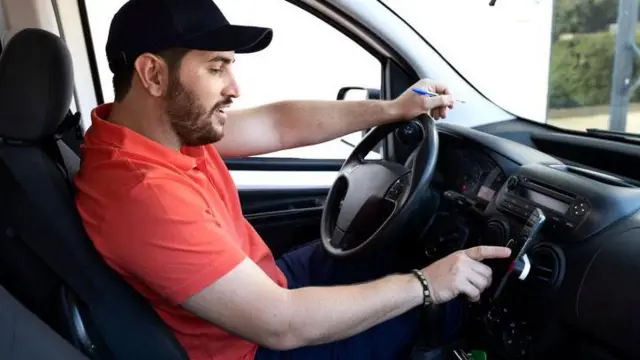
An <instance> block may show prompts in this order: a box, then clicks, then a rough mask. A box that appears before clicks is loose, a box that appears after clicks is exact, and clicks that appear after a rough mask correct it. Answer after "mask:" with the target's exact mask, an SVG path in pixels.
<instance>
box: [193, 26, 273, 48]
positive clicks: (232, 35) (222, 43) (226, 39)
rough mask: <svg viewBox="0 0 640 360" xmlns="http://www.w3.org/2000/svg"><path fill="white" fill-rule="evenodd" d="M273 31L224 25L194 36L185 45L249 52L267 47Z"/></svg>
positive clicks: (254, 27) (255, 27)
mask: <svg viewBox="0 0 640 360" xmlns="http://www.w3.org/2000/svg"><path fill="white" fill-rule="evenodd" d="M272 38H273V31H272V30H271V29H269V28H263V27H257V26H242V25H224V26H221V27H219V28H217V29H215V30H212V31H208V32H205V33H202V34H199V35H197V36H194V37H192V38H190V39H188V40H186V41H185V43H184V44H182V46H183V47H186V48H189V49H194V50H206V51H235V52H236V53H239V54H248V53H253V52H258V51H260V50H263V49H265V48H266V47H267V46H269V44H270V43H271V39H272Z"/></svg>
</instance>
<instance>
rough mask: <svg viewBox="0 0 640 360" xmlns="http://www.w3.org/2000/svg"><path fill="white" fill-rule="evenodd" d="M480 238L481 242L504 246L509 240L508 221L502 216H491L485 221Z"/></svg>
mask: <svg viewBox="0 0 640 360" xmlns="http://www.w3.org/2000/svg"><path fill="white" fill-rule="evenodd" d="M482 239H483V241H482V243H483V244H487V245H496V246H505V245H506V244H507V242H508V241H509V223H508V222H507V221H506V220H504V219H503V218H492V219H491V220H489V221H488V222H487V225H486V227H485V229H484V233H483V234H482Z"/></svg>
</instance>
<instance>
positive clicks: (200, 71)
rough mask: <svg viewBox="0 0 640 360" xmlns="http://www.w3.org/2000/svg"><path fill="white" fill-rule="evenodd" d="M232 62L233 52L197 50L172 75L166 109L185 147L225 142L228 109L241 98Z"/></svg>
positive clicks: (185, 58) (166, 97)
mask: <svg viewBox="0 0 640 360" xmlns="http://www.w3.org/2000/svg"><path fill="white" fill-rule="evenodd" d="M233 61H234V53H233V52H210V51H195V50H194V51H189V52H188V53H187V54H186V55H185V56H184V58H183V59H182V62H181V64H180V67H179V68H178V69H174V71H173V72H172V74H171V76H170V78H169V84H168V89H167V93H166V96H165V99H164V100H165V109H166V114H167V116H168V118H169V120H170V122H171V126H172V127H173V130H174V131H175V132H176V134H177V135H178V137H179V138H180V141H181V142H182V144H183V145H187V146H199V145H207V144H211V143H214V142H216V141H218V140H220V139H222V136H223V133H224V132H223V128H224V123H225V121H226V119H227V115H226V114H225V108H227V107H229V106H230V105H231V103H232V101H233V100H232V99H233V98H235V97H238V95H239V93H238V86H237V84H236V80H235V78H234V76H233V73H232V71H231V65H232V64H233Z"/></svg>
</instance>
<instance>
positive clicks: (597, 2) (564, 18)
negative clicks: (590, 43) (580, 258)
mask: <svg viewBox="0 0 640 360" xmlns="http://www.w3.org/2000/svg"><path fill="white" fill-rule="evenodd" d="M617 16H618V0H556V1H555V8H554V19H553V21H554V29H553V39H554V40H556V39H557V38H558V36H559V35H561V34H565V33H573V34H575V33H591V32H596V31H604V30H607V29H608V27H609V25H611V24H614V23H616V21H617Z"/></svg>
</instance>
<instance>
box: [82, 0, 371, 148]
mask: <svg viewBox="0 0 640 360" xmlns="http://www.w3.org/2000/svg"><path fill="white" fill-rule="evenodd" d="M124 3H125V1H124V0H109V1H107V0H104V1H90V2H87V12H88V17H89V24H90V27H91V33H92V38H93V43H94V50H95V53H96V57H97V63H98V69H99V73H100V81H101V86H102V91H103V94H104V100H105V101H107V102H109V101H112V100H113V88H112V85H111V72H110V71H109V66H108V64H107V61H106V59H105V54H104V48H105V44H106V41H107V35H108V31H109V23H110V21H111V18H112V15H111V14H114V13H115V12H116V11H117V10H118V9H119V8H120V6H121V5H122V4H124ZM216 4H217V5H218V6H219V7H220V8H221V9H222V11H223V13H224V14H225V16H226V17H227V19H228V20H229V21H230V22H231V23H236V24H246V25H256V26H265V27H270V28H272V29H273V31H274V38H273V41H272V43H271V45H270V46H269V47H268V48H267V49H265V50H263V51H261V52H258V53H254V54H246V55H245V54H239V55H238V56H236V64H235V65H234V67H235V74H236V77H237V80H238V83H239V86H240V93H241V95H240V97H239V98H238V99H236V100H235V101H234V108H235V109H239V108H246V107H252V106H257V105H262V104H265V103H270V102H274V101H279V100H292V99H311V100H335V99H336V97H337V95H338V91H339V90H340V89H341V88H342V87H347V86H354V87H362V88H372V89H380V86H381V84H380V82H381V69H382V67H381V64H380V62H379V61H378V60H377V59H376V58H375V57H374V56H372V55H371V54H369V53H368V52H367V51H366V50H364V49H363V48H362V47H361V46H359V45H358V44H357V43H356V42H354V41H353V40H351V39H350V38H349V37H347V36H345V35H344V34H342V33H341V32H339V31H338V30H336V29H335V28H333V27H332V26H330V25H329V24H327V23H325V22H323V21H322V20H320V19H318V18H317V17H315V16H313V15H312V14H310V13H308V12H307V11H305V10H303V9H300V8H298V7H297V6H295V5H292V4H290V3H289V2H287V1H285V0H216ZM106 14H110V15H109V16H106ZM365 97H366V92H364V91H361V92H358V91H351V92H349V93H348V96H347V97H346V98H345V100H355V99H358V98H360V99H363V98H365ZM301 120H302V119H301ZM362 135H363V134H362V133H361V132H358V133H354V134H350V135H347V136H345V137H343V138H341V139H335V140H332V141H328V142H325V143H322V144H318V145H313V146H307V147H303V148H297V149H290V150H285V151H278V152H275V153H270V154H264V155H259V156H262V157H288V158H302V159H345V158H346V157H347V156H348V155H349V154H350V153H351V151H352V149H353V146H354V145H355V144H357V143H358V142H359V141H360V139H361V138H362ZM380 157H381V155H380V154H379V153H376V152H371V153H370V154H369V156H368V158H374V159H375V158H380Z"/></svg>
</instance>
